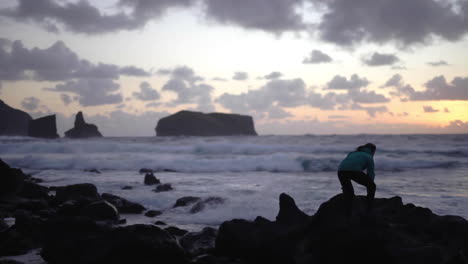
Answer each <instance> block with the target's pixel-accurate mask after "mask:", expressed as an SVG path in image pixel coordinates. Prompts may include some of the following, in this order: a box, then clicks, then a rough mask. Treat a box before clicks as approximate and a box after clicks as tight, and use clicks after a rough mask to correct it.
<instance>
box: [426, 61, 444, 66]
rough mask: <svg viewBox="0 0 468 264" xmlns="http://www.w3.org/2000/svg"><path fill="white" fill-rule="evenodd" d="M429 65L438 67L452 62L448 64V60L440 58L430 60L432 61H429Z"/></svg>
mask: <svg viewBox="0 0 468 264" xmlns="http://www.w3.org/2000/svg"><path fill="white" fill-rule="evenodd" d="M427 65H429V66H433V67H438V66H448V65H450V64H448V62H446V61H444V60H440V61H430V62H428V63H427Z"/></svg>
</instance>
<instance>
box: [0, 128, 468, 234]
mask: <svg viewBox="0 0 468 264" xmlns="http://www.w3.org/2000/svg"><path fill="white" fill-rule="evenodd" d="M367 142H372V143H374V144H376V145H377V152H376V155H375V157H374V160H375V166H376V178H375V181H376V184H377V193H376V197H392V196H396V195H398V196H401V197H402V198H403V202H404V203H413V204H416V205H418V206H423V207H428V208H430V209H431V210H432V211H433V212H434V213H436V214H440V215H446V214H450V215H459V216H462V217H464V218H467V219H468V206H467V205H468V158H467V157H468V134H463V135H365V134H363V135H304V136H257V137H253V136H252V137H137V138H133V137H116V138H95V139H83V140H72V139H64V138H62V139H54V140H46V139H33V138H26V137H0V158H1V159H3V160H4V161H6V162H7V163H8V164H10V165H11V166H13V167H19V168H21V169H23V171H25V172H26V173H29V174H32V175H33V177H36V178H40V179H43V180H44V182H43V183H42V184H43V185H47V186H62V185H68V184H74V183H85V182H86V183H93V184H95V185H96V186H97V187H98V191H99V192H100V193H104V192H106V193H112V194H115V195H118V196H121V197H124V198H126V199H128V200H130V201H134V202H138V203H141V204H143V205H144V206H145V207H147V208H148V209H153V210H160V211H162V212H163V214H162V215H160V216H157V217H155V218H149V217H145V216H144V215H123V216H122V217H124V218H126V219H127V222H128V224H134V223H154V222H155V221H156V220H160V221H164V222H166V223H168V224H171V225H175V226H179V227H181V228H185V229H188V230H196V231H198V230H200V229H201V228H202V227H205V226H215V227H216V226H218V225H220V224H221V223H222V222H223V221H226V220H230V219H233V218H244V219H254V218H255V217H256V216H258V215H261V216H264V217H266V218H269V219H272V220H273V219H274V218H275V216H276V214H277V212H278V197H279V195H280V193H282V192H285V193H288V194H289V195H291V196H292V197H293V198H294V199H295V200H296V203H297V205H298V206H299V208H300V209H302V210H303V211H305V212H306V213H308V214H313V213H314V212H315V211H316V210H317V209H318V207H319V206H320V204H321V203H323V202H325V201H327V200H328V199H330V198H331V197H333V196H334V195H336V194H338V193H340V192H341V188H340V185H339V182H338V179H337V176H336V169H337V166H338V164H339V162H340V161H341V160H342V159H343V158H344V157H346V155H347V153H348V152H350V151H353V150H354V149H355V148H356V147H357V146H358V145H362V144H365V143H367ZM141 168H148V169H152V170H154V171H156V172H155V176H156V177H157V178H159V179H160V180H161V182H162V183H170V184H171V185H172V186H173V188H174V190H172V191H168V192H160V193H156V192H153V189H154V188H155V187H154V186H146V185H144V184H143V179H144V175H143V174H140V173H139V170H140V169H141ZM90 169H97V170H99V171H100V172H101V173H100V174H97V173H93V172H89V171H86V170H90ZM124 186H131V187H132V189H131V190H123V189H122V187H124ZM354 186H355V190H356V193H357V194H360V195H365V193H366V191H365V188H363V187H361V186H359V185H357V184H354ZM184 196H197V197H201V198H202V199H206V198H208V197H221V198H222V199H223V200H224V202H223V203H221V204H218V203H215V204H208V205H207V206H206V207H205V208H204V210H202V211H200V212H197V213H192V212H190V207H178V208H173V205H174V204H175V201H176V200H177V199H178V198H181V197H184Z"/></svg>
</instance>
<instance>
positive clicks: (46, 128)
mask: <svg viewBox="0 0 468 264" xmlns="http://www.w3.org/2000/svg"><path fill="white" fill-rule="evenodd" d="M55 119H56V118H55V115H49V116H44V117H41V118H38V119H34V120H29V125H28V136H30V137H38V138H58V137H59V135H58V134H57V124H56V121H55Z"/></svg>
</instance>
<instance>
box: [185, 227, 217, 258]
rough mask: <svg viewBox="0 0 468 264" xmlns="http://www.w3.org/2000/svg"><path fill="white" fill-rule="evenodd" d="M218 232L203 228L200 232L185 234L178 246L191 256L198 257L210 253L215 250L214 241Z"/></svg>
mask: <svg viewBox="0 0 468 264" xmlns="http://www.w3.org/2000/svg"><path fill="white" fill-rule="evenodd" d="M217 234H218V231H217V230H216V229H214V228H211V227H205V228H203V230H202V231H200V232H191V233H187V234H185V235H184V236H183V237H182V238H181V239H180V240H179V242H180V245H181V246H182V248H183V249H185V251H186V252H187V253H188V254H190V255H191V256H199V255H202V254H207V253H210V252H212V251H213V250H214V248H215V240H216V236H217Z"/></svg>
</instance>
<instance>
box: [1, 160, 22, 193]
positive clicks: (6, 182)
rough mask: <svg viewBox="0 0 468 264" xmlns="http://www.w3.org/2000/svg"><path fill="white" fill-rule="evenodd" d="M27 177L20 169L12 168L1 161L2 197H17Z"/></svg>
mask: <svg viewBox="0 0 468 264" xmlns="http://www.w3.org/2000/svg"><path fill="white" fill-rule="evenodd" d="M26 178H27V176H26V175H25V174H24V173H23V171H21V170H20V169H15V168H10V166H9V165H8V164H6V163H5V162H4V161H3V160H1V159H0V196H3V195H16V194H17V193H18V192H19V191H20V190H21V188H22V187H23V183H24V180H25V179H26Z"/></svg>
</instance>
